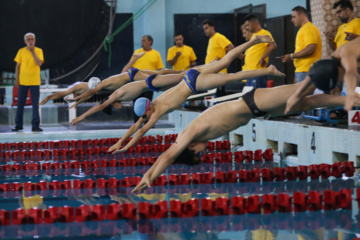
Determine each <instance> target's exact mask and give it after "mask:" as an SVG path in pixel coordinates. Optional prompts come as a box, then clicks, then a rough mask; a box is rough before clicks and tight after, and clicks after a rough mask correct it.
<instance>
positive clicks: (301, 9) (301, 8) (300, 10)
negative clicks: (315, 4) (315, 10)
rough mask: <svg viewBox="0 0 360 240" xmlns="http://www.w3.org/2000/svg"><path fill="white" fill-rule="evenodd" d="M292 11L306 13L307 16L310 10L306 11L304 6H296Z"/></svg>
mask: <svg viewBox="0 0 360 240" xmlns="http://www.w3.org/2000/svg"><path fill="white" fill-rule="evenodd" d="M291 11H296V12H297V13H298V14H301V13H303V14H305V15H306V16H307V15H308V12H307V11H306V9H305V8H304V7H302V6H296V7H294V8H293V9H291Z"/></svg>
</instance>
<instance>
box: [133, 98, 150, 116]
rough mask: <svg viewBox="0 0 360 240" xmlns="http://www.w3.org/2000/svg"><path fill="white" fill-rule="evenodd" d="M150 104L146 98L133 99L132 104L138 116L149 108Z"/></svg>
mask: <svg viewBox="0 0 360 240" xmlns="http://www.w3.org/2000/svg"><path fill="white" fill-rule="evenodd" d="M150 105H151V101H150V100H149V99H147V98H144V97H142V98H139V99H138V100H136V101H135V104H134V112H135V114H136V115H137V116H138V117H141V116H142V115H144V114H145V113H146V112H147V110H148V109H149V108H150Z"/></svg>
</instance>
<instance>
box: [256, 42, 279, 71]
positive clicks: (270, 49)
mask: <svg viewBox="0 0 360 240" xmlns="http://www.w3.org/2000/svg"><path fill="white" fill-rule="evenodd" d="M276 48H277V46H276V44H275V42H271V43H269V44H268V47H267V49H266V51H265V52H264V54H263V55H262V56H261V58H260V66H262V67H266V66H267V65H268V63H267V62H266V60H265V59H266V58H267V57H268V56H270V54H271V53H272V52H274V51H275V49H276Z"/></svg>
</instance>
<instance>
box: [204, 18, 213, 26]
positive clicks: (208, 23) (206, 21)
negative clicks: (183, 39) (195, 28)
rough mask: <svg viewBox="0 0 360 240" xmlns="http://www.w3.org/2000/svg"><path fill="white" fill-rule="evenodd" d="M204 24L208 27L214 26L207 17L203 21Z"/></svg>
mask: <svg viewBox="0 0 360 240" xmlns="http://www.w3.org/2000/svg"><path fill="white" fill-rule="evenodd" d="M205 24H207V25H209V26H210V27H215V24H214V22H213V21H211V20H209V19H205V20H204V21H203V25H205Z"/></svg>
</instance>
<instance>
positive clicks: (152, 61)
mask: <svg viewBox="0 0 360 240" xmlns="http://www.w3.org/2000/svg"><path fill="white" fill-rule="evenodd" d="M143 51H144V49H142V48H139V49H137V50H136V51H135V52H134V53H140V52H143ZM133 67H134V68H138V69H140V70H151V71H156V70H159V69H162V68H164V64H163V62H162V60H161V55H160V53H159V52H158V51H156V50H154V49H151V50H150V51H146V52H145V55H144V56H142V57H141V58H139V59H138V60H136V62H135V63H134V65H133Z"/></svg>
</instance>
